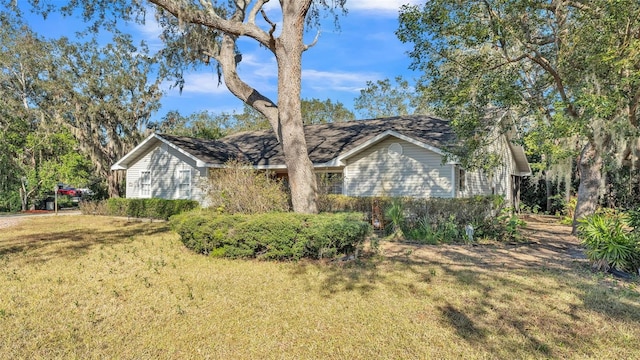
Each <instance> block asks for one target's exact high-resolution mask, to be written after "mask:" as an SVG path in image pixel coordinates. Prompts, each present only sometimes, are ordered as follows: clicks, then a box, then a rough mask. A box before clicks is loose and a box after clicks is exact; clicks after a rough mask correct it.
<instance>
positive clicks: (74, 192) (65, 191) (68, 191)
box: [58, 188, 82, 197]
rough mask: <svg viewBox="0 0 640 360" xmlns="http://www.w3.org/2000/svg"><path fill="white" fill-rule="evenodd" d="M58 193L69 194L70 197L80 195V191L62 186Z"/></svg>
mask: <svg viewBox="0 0 640 360" xmlns="http://www.w3.org/2000/svg"><path fill="white" fill-rule="evenodd" d="M58 195H69V196H72V197H76V196H81V195H82V192H81V191H80V190H78V189H74V188H62V189H58Z"/></svg>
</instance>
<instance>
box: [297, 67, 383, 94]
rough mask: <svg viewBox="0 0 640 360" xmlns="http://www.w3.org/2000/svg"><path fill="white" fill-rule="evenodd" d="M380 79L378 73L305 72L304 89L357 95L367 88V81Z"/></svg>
mask: <svg viewBox="0 0 640 360" xmlns="http://www.w3.org/2000/svg"><path fill="white" fill-rule="evenodd" d="M379 78H380V74H378V73H364V72H363V73H356V72H331V71H318V70H303V71H302V82H303V84H304V86H303V87H305V88H310V89H313V90H323V91H326V90H333V91H346V92H353V93H356V92H358V91H360V90H361V89H363V88H364V87H365V86H366V83H367V81H369V80H376V79H379Z"/></svg>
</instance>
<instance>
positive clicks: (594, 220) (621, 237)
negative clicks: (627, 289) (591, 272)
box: [578, 213, 640, 273]
mask: <svg viewBox="0 0 640 360" xmlns="http://www.w3.org/2000/svg"><path fill="white" fill-rule="evenodd" d="M628 220H629V219H628V217H627V216H626V215H625V214H616V213H606V214H605V213H596V214H593V215H589V216H586V217H584V218H583V219H580V220H578V236H579V237H580V239H581V240H582V243H583V244H584V246H585V247H586V251H585V252H586V255H587V258H588V259H589V260H590V261H591V263H592V264H593V266H594V267H595V268H597V269H599V270H605V271H607V270H609V269H610V268H612V267H613V268H615V269H617V270H620V271H629V272H632V273H635V272H636V271H637V269H638V268H639V267H640V244H639V241H638V240H639V237H638V234H637V233H635V232H631V231H629V230H628V229H627V226H628V225H629V224H628Z"/></svg>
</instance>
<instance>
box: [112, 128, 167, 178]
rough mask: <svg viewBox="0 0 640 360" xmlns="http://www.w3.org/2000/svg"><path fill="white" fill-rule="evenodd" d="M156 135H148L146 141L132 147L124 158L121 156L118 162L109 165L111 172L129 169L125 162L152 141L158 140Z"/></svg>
mask: <svg viewBox="0 0 640 360" xmlns="http://www.w3.org/2000/svg"><path fill="white" fill-rule="evenodd" d="M158 137H159V136H157V135H156V134H151V135H149V136H148V137H147V138H146V139H144V140H142V142H141V143H140V144H138V146H136V147H134V148H133V150H131V151H129V152H128V153H127V154H126V155H125V156H123V157H122V158H121V159H120V160H118V161H117V162H116V163H115V164H113V165H111V170H126V169H128V168H129V164H128V162H127V160H129V159H130V158H131V157H133V156H134V155H136V154H137V153H138V152H139V151H140V150H141V149H143V148H145V147H146V145H147V143H149V142H150V141H153V139H155V138H158Z"/></svg>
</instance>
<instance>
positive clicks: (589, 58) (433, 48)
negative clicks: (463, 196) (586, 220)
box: [397, 0, 640, 218]
mask: <svg viewBox="0 0 640 360" xmlns="http://www.w3.org/2000/svg"><path fill="white" fill-rule="evenodd" d="M639 19H640V3H638V2H637V1H635V0H621V1H591V2H581V1H568V0H566V1H562V0H561V1H551V2H549V1H524V0H507V1H489V0H486V1H474V0H466V1H455V2H451V1H446V0H433V1H428V2H426V3H425V4H424V5H423V6H404V7H403V8H402V10H401V14H400V27H399V29H398V31H397V35H398V37H399V38H400V40H401V41H403V42H410V43H413V45H414V47H413V50H412V51H411V53H410V56H411V57H412V59H413V63H412V68H413V69H419V70H421V71H422V72H423V74H424V76H423V78H422V79H421V83H422V84H421V85H422V87H423V88H424V89H425V90H426V93H427V98H428V100H429V101H430V103H431V104H432V105H433V106H434V108H435V109H436V110H437V111H438V112H439V113H440V114H441V115H443V116H445V117H447V118H450V119H453V123H454V126H455V128H456V130H457V132H458V134H459V135H460V137H461V138H462V139H464V140H465V141H466V145H467V146H466V147H465V149H467V150H468V151H467V152H466V154H465V155H466V156H467V157H469V158H471V159H472V160H471V162H472V163H473V161H474V160H473V158H474V155H475V159H476V160H477V159H479V158H481V157H482V154H481V151H479V149H481V148H482V147H483V146H486V145H487V142H488V141H489V139H488V138H487V137H486V134H488V133H489V132H488V131H487V129H488V128H489V127H495V126H497V125H498V124H497V123H496V122H495V119H492V118H491V117H487V116H486V114H487V110H488V109H492V108H499V109H503V110H505V111H506V112H507V113H508V114H509V119H511V120H510V121H509V122H508V124H507V125H508V127H511V125H512V124H515V125H516V126H517V128H518V130H519V131H521V132H522V133H524V134H527V135H529V136H530V137H529V138H528V139H527V141H529V142H531V144H535V146H537V147H539V148H543V149H545V150H549V149H551V148H556V149H557V148H563V149H568V150H574V151H575V152H574V153H573V154H575V153H577V152H580V153H581V156H580V158H579V165H580V187H579V191H578V206H577V209H576V212H575V215H576V218H578V217H581V216H583V215H585V214H588V213H590V212H592V211H593V210H594V208H595V206H596V204H597V199H598V194H599V192H600V190H601V189H602V182H603V181H602V176H601V174H602V171H603V169H602V164H603V159H605V160H606V163H607V164H617V165H618V166H632V167H635V168H638V166H639V163H638V161H639V160H638V155H639V154H640V150H639V147H638V136H639V129H638V120H639V112H638V109H639V103H640V71H639V69H640V51H639V49H640V21H639ZM514 121H515V122H514ZM563 153H564V154H563ZM549 154H551V155H552V156H556V157H562V156H571V155H572V153H571V152H570V153H566V152H563V151H557V152H555V153H554V152H552V151H549ZM556 160H557V159H552V162H553V161H556ZM616 160H617V161H616Z"/></svg>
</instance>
